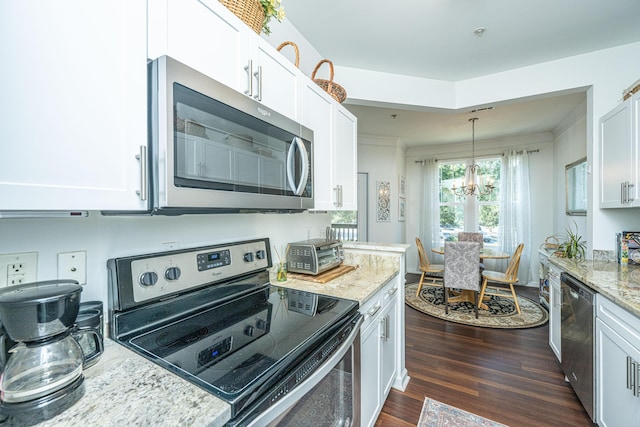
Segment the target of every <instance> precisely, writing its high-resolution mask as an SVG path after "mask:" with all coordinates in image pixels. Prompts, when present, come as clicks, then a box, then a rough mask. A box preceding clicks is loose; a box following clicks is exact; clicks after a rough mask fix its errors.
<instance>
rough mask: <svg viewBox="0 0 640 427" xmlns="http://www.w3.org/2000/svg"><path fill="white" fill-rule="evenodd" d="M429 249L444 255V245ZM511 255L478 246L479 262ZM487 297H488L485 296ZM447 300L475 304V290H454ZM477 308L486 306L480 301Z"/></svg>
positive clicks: (485, 307)
mask: <svg viewBox="0 0 640 427" xmlns="http://www.w3.org/2000/svg"><path fill="white" fill-rule="evenodd" d="M431 251H432V252H434V253H437V254H440V255H444V246H439V247H436V248H431ZM510 256H511V255H509V254H508V253H506V252H504V251H501V250H500V249H496V248H480V262H482V260H485V259H507V258H509V257H510ZM451 288H455V286H451ZM487 298H488V297H487ZM449 302H452V303H455V302H470V303H471V304H475V292H474V291H472V290H470V289H462V290H461V291H460V292H459V293H458V292H456V295H455V296H453V297H450V298H449ZM478 308H480V309H484V310H487V309H488V307H487V305H486V304H484V303H483V302H482V301H480V304H479V305H478Z"/></svg>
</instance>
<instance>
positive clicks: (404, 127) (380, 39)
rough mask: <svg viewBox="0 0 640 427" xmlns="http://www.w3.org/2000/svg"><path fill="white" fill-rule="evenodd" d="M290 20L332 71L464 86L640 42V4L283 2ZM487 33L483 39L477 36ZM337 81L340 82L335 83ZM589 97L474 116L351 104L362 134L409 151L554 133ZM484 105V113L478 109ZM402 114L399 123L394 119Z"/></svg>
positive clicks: (590, 0) (514, 104)
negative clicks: (393, 142) (400, 76)
mask: <svg viewBox="0 0 640 427" xmlns="http://www.w3.org/2000/svg"><path fill="white" fill-rule="evenodd" d="M283 5H284V8H285V10H286V14H287V19H288V20H289V21H290V22H291V24H292V25H293V26H294V27H296V29H297V30H298V31H300V33H301V34H302V35H303V36H304V37H305V38H306V39H307V40H308V41H309V42H310V43H311V44H312V45H313V46H314V47H315V48H316V50H318V52H320V54H321V55H322V56H324V57H325V58H330V59H331V60H332V62H333V63H334V64H335V65H340V66H344V67H353V68H361V69H367V70H375V71H381V72H388V73H395V74H403V75H410V76H417V77H423V78H427V79H435V80H446V81H453V82H455V81H460V80H465V79H469V78H473V77H479V76H483V75H487V74H493V73H496V72H500V71H505V70H509V69H514V68H519V67H523V66H527V65H532V64H536V63H540V62H545V61H551V60H555V59H558V58H562V57H566V56H572V55H578V54H582V53H587V52H591V51H595V50H599V49H605V48H609V47H613V46H617V45H622V44H627V43H632V42H636V41H639V40H640V24H639V23H638V17H640V1H639V0H561V1H558V0H537V1H514V0H404V1H402V2H395V3H394V2H384V3H383V2H381V1H377V0H373V1H371V0H369V1H364V0H328V1H325V2H322V3H321V5H322V7H318V2H317V1H312V0H289V1H287V0H284V1H283ZM478 28H484V32H482V34H481V35H478V34H477V32H476V30H477V29H478ZM336 81H338V82H339V80H338V79H337V78H336ZM584 100H585V93H584V92H582V93H570V94H566V93H565V94H559V95H558V96H547V97H544V98H535V99H526V100H514V101H510V102H506V103H501V104H496V105H492V107H494V108H493V109H491V110H484V111H479V112H476V113H472V112H471V110H472V109H473V108H469V109H465V110H464V111H462V110H457V111H453V110H451V111H440V110H439V111H416V110H415V109H413V110H412V109H409V107H406V109H405V108H403V107H398V108H383V107H376V106H373V107H372V106H361V105H351V104H349V99H347V101H345V106H346V107H347V108H348V109H349V110H350V111H352V112H353V113H354V114H355V115H356V116H357V117H358V133H359V134H361V135H372V136H382V137H388V138H393V139H400V140H402V142H403V143H404V144H405V145H406V146H407V147H409V148H412V147H418V146H422V145H428V144H448V143H456V142H463V141H468V140H469V138H470V133H471V126H470V124H469V122H468V119H469V118H470V117H474V116H477V117H479V120H478V121H477V122H476V141H481V140H483V139H494V138H502V137H505V136H514V135H526V134H534V133H540V132H550V131H552V130H553V129H554V128H555V127H556V126H557V125H558V124H559V123H561V122H562V120H563V119H564V118H565V117H566V116H567V115H568V114H570V113H571V112H572V111H573V110H574V109H575V108H576V107H577V106H578V105H580V104H581V103H582V102H584ZM479 107H487V106H479ZM394 114H395V115H396V117H395V119H394V118H393V115H394Z"/></svg>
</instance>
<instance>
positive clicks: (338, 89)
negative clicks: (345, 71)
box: [311, 59, 347, 103]
mask: <svg viewBox="0 0 640 427" xmlns="http://www.w3.org/2000/svg"><path fill="white" fill-rule="evenodd" d="M324 63H327V64H329V80H324V79H316V72H317V71H318V69H319V68H320V66H321V65H322V64H324ZM311 80H313V81H314V82H316V83H317V84H318V86H320V87H321V88H322V89H324V90H325V91H326V92H327V93H328V94H329V95H331V97H332V98H333V99H335V100H336V101H338V102H340V103H342V102H344V100H345V99H347V91H346V90H345V89H344V88H343V87H342V86H340V85H339V84H338V83H335V82H334V81H333V63H332V62H331V61H329V60H328V59H323V60H322V61H320V62H318V65H316V68H314V69H313V73H311Z"/></svg>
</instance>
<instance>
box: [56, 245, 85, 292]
mask: <svg viewBox="0 0 640 427" xmlns="http://www.w3.org/2000/svg"><path fill="white" fill-rule="evenodd" d="M58 279H65V280H69V279H70V280H77V281H78V283H80V284H81V285H84V284H86V283H87V252H86V251H77V252H61V253H59V254H58Z"/></svg>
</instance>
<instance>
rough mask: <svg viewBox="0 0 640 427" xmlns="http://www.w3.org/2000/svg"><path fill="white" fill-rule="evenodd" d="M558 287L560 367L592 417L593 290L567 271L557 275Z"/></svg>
mask: <svg viewBox="0 0 640 427" xmlns="http://www.w3.org/2000/svg"><path fill="white" fill-rule="evenodd" d="M560 283H561V288H562V310H561V319H562V320H561V323H560V333H561V344H560V346H561V350H562V362H561V363H562V370H563V372H564V374H565V375H566V377H567V380H568V381H569V383H571V386H572V387H573V390H574V391H575V393H576V395H577V396H578V399H580V402H581V403H582V406H584V409H585V410H586V411H587V413H588V414H589V417H591V419H592V420H594V418H593V416H594V413H593V404H594V381H593V379H594V375H593V369H594V367H593V359H594V357H593V353H594V349H593V330H594V313H593V310H594V308H593V303H594V301H593V300H594V296H595V292H594V291H593V290H591V289H589V288H588V287H586V286H585V285H584V284H583V283H582V282H580V281H579V280H577V279H576V278H574V277H572V276H571V275H569V274H567V273H562V274H561V275H560Z"/></svg>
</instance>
